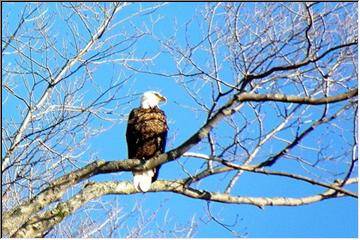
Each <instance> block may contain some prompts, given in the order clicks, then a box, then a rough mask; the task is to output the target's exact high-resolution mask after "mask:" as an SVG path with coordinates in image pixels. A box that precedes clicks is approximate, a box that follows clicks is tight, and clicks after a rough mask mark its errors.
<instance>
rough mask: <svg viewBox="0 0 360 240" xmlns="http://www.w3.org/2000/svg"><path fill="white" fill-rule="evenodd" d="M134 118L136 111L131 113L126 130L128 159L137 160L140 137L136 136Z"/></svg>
mask: <svg viewBox="0 0 360 240" xmlns="http://www.w3.org/2000/svg"><path fill="white" fill-rule="evenodd" d="M134 117H135V109H133V110H132V111H131V112H130V115H129V119H128V124H127V128H126V142H127V146H128V158H135V155H136V150H137V147H136V145H137V143H138V141H139V139H138V135H137V134H134V132H135V126H134Z"/></svg>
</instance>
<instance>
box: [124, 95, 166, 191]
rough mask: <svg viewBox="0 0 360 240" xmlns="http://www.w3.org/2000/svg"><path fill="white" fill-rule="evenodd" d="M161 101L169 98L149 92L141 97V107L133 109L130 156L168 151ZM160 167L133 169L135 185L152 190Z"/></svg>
mask: <svg viewBox="0 0 360 240" xmlns="http://www.w3.org/2000/svg"><path fill="white" fill-rule="evenodd" d="M160 102H166V98H165V97H164V96H162V95H161V94H160V93H158V92H155V91H147V92H145V93H144V94H143V96H142V97H141V101H140V107H138V108H134V109H133V110H132V111H131V112H130V115H129V120H128V124H127V129H126V141H127V146H128V157H129V159H140V160H143V161H146V160H148V159H150V158H152V157H155V156H158V155H160V154H161V153H164V151H165V145H166V137H167V132H168V126H167V123H166V116H165V113H164V112H163V111H162V110H160V108H159V103H160ZM159 169H160V166H158V167H156V169H150V170H146V171H133V172H132V173H133V175H134V186H135V188H136V189H137V190H138V191H141V192H146V191H148V190H149V188H150V186H151V183H153V182H154V181H156V180H157V178H158V175H159Z"/></svg>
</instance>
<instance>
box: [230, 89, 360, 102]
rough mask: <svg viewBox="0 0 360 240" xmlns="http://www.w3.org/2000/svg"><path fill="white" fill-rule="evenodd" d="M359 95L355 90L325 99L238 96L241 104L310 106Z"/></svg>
mask: <svg viewBox="0 0 360 240" xmlns="http://www.w3.org/2000/svg"><path fill="white" fill-rule="evenodd" d="M357 95H358V89H357V88H354V89H351V90H350V91H348V92H346V93H342V94H339V95H336V96H331V97H324V98H312V97H299V96H287V95H284V94H263V95H261V94H255V93H246V92H244V93H241V94H238V95H237V99H238V101H239V102H245V101H254V102H267V101H274V102H285V103H300V104H309V105H321V104H327V103H336V102H341V101H344V100H347V99H350V98H352V97H355V96H357Z"/></svg>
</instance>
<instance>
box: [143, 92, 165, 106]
mask: <svg viewBox="0 0 360 240" xmlns="http://www.w3.org/2000/svg"><path fill="white" fill-rule="evenodd" d="M160 102H166V97H164V96H162V95H161V94H160V93H158V92H155V91H147V92H144V94H143V95H142V97H141V101H140V105H141V108H153V107H159V103H160Z"/></svg>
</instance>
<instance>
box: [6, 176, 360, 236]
mask: <svg viewBox="0 0 360 240" xmlns="http://www.w3.org/2000/svg"><path fill="white" fill-rule="evenodd" d="M356 182H357V179H356V178H352V179H349V180H348V181H347V184H353V183H356ZM149 191H150V192H175V193H178V194H182V195H184V196H187V197H191V198H196V199H204V200H209V201H215V202H222V203H231V204H249V205H254V206H257V207H261V208H262V207H264V206H300V205H306V204H310V203H314V202H319V201H322V200H324V199H327V198H332V197H342V196H344V195H343V194H341V193H336V191H335V190H332V189H330V190H327V191H325V192H323V193H321V194H316V195H312V196H307V197H302V198H284V197H241V196H232V195H229V194H223V193H215V192H207V191H202V190H197V189H194V188H189V187H185V186H184V182H182V181H156V182H155V183H153V184H152V186H151V188H150V190H149ZM134 193H137V191H136V189H135V188H134V186H133V184H132V183H130V182H101V183H90V184H87V185H86V186H85V187H84V189H83V190H82V191H81V192H79V193H78V194H76V195H75V196H74V197H72V198H71V199H70V200H68V201H66V202H63V203H59V204H58V205H57V206H56V207H55V208H54V209H52V210H49V211H47V212H45V213H42V214H38V215H37V216H35V217H32V218H31V219H30V220H29V221H28V222H27V223H26V224H24V226H22V227H21V228H20V229H19V230H18V231H17V232H16V233H14V234H13V235H12V237H27V238H29V237H41V236H42V234H43V232H44V231H46V230H47V229H49V228H51V227H53V226H55V225H56V224H57V223H59V222H61V221H62V220H63V219H64V218H65V217H66V216H68V215H70V214H72V213H73V212H75V211H76V210H77V209H78V208H79V207H81V206H82V205H83V204H85V203H86V202H88V201H90V200H92V199H95V198H98V197H101V196H103V195H107V194H134Z"/></svg>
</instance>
